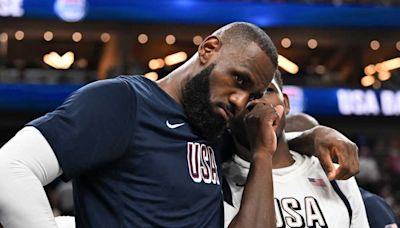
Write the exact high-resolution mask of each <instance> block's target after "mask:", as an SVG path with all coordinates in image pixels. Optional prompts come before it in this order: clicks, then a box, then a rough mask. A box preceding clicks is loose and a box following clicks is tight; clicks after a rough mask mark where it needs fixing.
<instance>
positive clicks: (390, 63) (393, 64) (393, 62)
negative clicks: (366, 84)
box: [381, 57, 400, 71]
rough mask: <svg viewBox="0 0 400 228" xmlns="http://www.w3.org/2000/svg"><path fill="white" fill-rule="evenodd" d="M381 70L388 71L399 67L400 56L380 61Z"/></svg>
mask: <svg viewBox="0 0 400 228" xmlns="http://www.w3.org/2000/svg"><path fill="white" fill-rule="evenodd" d="M381 64H382V65H381V70H382V71H389V70H394V69H397V68H400V57H397V58H394V59H390V60H386V61H384V62H381Z"/></svg>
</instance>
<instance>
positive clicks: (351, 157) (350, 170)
mask: <svg viewBox="0 0 400 228" xmlns="http://www.w3.org/2000/svg"><path fill="white" fill-rule="evenodd" d="M346 145H347V147H346V149H347V153H346V155H347V158H346V160H347V170H343V169H344V167H342V168H341V172H342V173H343V176H340V178H341V179H342V180H347V179H349V178H350V177H352V176H354V175H356V174H357V173H358V172H359V169H360V167H359V162H358V148H357V146H356V145H355V144H354V143H352V144H348V143H347V144H346ZM342 170H343V171H342Z"/></svg>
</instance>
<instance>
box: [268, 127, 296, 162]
mask: <svg viewBox="0 0 400 228" xmlns="http://www.w3.org/2000/svg"><path fill="white" fill-rule="evenodd" d="M293 163H294V159H293V157H292V155H291V154H290V152H289V146H288V144H287V141H286V137H285V132H284V131H283V132H282V134H281V136H280V137H279V138H278V146H277V148H276V151H275V153H274V156H273V157H272V168H273V169H279V168H284V167H288V166H290V165H292V164H293Z"/></svg>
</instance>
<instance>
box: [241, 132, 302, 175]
mask: <svg viewBox="0 0 400 228" xmlns="http://www.w3.org/2000/svg"><path fill="white" fill-rule="evenodd" d="M234 142H235V146H236V154H237V155H238V156H239V157H240V158H242V159H243V160H245V161H248V162H251V160H252V159H251V153H250V151H249V150H248V149H247V148H246V147H244V146H243V145H241V144H240V143H238V142H237V141H236V140H235V139H234ZM293 163H294V159H293V157H292V155H291V154H290V152H289V146H288V144H287V142H286V137H285V132H282V134H281V136H280V137H279V138H278V146H277V148H276V151H275V153H274V156H273V157H272V168H273V169H279V168H284V167H288V166H290V165H292V164H293Z"/></svg>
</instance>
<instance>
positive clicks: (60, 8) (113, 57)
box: [0, 0, 400, 215]
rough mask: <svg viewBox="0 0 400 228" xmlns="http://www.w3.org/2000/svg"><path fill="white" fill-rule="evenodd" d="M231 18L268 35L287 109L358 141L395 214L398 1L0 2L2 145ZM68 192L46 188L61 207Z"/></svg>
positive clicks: (175, 62) (67, 206)
mask: <svg viewBox="0 0 400 228" xmlns="http://www.w3.org/2000/svg"><path fill="white" fill-rule="evenodd" d="M232 21H248V22H252V23H255V24H257V25H259V26H261V27H262V28H263V29H265V31H266V32H267V33H268V34H269V35H270V36H271V37H272V39H273V41H274V43H275V44H276V47H277V48H278V52H279V54H280V55H281V56H280V59H279V65H280V69H281V71H282V73H283V80H284V82H285V84H286V85H287V86H286V87H285V90H286V92H287V93H288V94H289V95H290V96H291V102H292V111H293V112H296V111H303V112H306V113H309V114H311V115H313V116H314V117H315V118H316V119H317V120H318V121H319V122H320V123H321V124H324V125H327V126H331V127H334V128H336V129H338V130H340V131H342V132H343V133H344V134H346V135H347V136H348V137H349V138H351V139H352V140H353V141H355V142H356V143H357V145H358V146H359V148H360V161H361V172H360V174H359V175H358V176H357V179H358V181H359V184H360V185H361V186H363V187H365V188H366V189H368V190H370V191H372V192H374V193H377V194H379V195H381V196H382V197H384V198H385V200H386V201H387V202H388V203H389V204H390V205H391V206H392V208H393V209H394V210H395V211H396V213H397V215H400V203H399V202H400V181H399V178H400V137H399V135H398V133H399V129H400V128H399V127H400V121H399V115H400V90H399V89H400V78H399V77H400V70H399V69H400V29H399V28H400V1H399V0H304V1H301V0H242V1H240V0H236V1H235V0H221V1H216V0H147V1H134V0H113V1H105V0H41V1H37V0H0V110H1V112H0V142H1V144H4V143H5V142H6V141H7V140H8V139H10V138H11V137H12V136H13V135H14V134H15V133H16V131H18V129H20V128H21V127H22V126H23V125H24V124H25V123H27V122H28V121H29V120H32V119H34V118H35V117H38V116H40V115H42V114H44V113H46V112H47V111H50V110H52V109H54V108H55V107H57V105H59V104H60V103H61V102H62V101H63V100H64V99H65V97H66V96H67V95H68V94H70V93H71V92H72V91H74V90H76V89H77V88H79V87H81V86H82V85H84V84H86V83H89V82H91V81H94V80H102V79H106V78H112V77H115V76H118V75H121V74H129V75H132V74H146V76H147V77H149V78H152V79H157V78H162V77H164V76H165V75H167V74H168V73H169V72H171V71H172V70H173V69H174V68H176V67H177V66H179V65H180V64H182V62H184V61H185V60H186V59H187V58H188V57H190V56H191V55H192V54H193V53H194V52H195V51H196V48H197V45H198V44H199V43H200V42H201V41H202V39H203V38H204V37H205V36H206V35H207V34H209V33H210V32H212V31H213V30H214V29H216V28H218V27H219V26H221V25H223V24H225V23H228V22H232ZM93 115H95V113H93ZM70 189H71V186H70V185H68V184H63V183H61V182H60V181H55V182H54V183H52V184H51V185H49V186H48V187H47V192H48V194H49V197H50V200H51V203H52V205H53V207H54V210H55V212H56V213H61V214H72V213H73V211H72V206H73V205H72V201H71V199H72V198H71V191H70Z"/></svg>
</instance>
